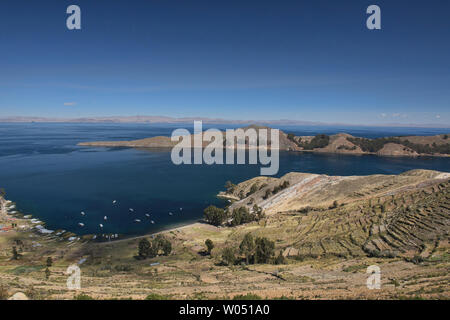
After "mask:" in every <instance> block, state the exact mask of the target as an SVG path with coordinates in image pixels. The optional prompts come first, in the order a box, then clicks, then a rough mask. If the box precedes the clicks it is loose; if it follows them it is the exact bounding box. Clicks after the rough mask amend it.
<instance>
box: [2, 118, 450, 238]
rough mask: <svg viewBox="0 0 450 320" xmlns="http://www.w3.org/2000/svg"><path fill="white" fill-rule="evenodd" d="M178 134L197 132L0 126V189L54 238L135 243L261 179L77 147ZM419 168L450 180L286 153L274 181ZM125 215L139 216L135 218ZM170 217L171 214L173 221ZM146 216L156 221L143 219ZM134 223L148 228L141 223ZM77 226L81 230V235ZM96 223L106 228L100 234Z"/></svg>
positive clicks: (364, 132)
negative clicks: (62, 234) (93, 236)
mask: <svg viewBox="0 0 450 320" xmlns="http://www.w3.org/2000/svg"><path fill="white" fill-rule="evenodd" d="M179 127H185V128H187V129H189V130H190V131H191V132H192V128H191V127H192V124H186V125H180V124H177V125H168V124H56V123H55V124H46V123H27V124H24V123H21V124H12V123H0V187H3V188H5V189H6V192H7V198H8V199H10V200H12V201H14V202H16V203H17V206H18V208H19V209H20V210H21V211H23V212H24V213H27V214H32V215H33V216H35V217H37V218H39V219H42V220H44V221H45V222H46V223H47V228H49V229H66V230H70V231H73V232H76V233H79V234H86V233H120V234H124V235H136V234H143V233H147V232H152V231H158V230H161V229H165V228H169V227H173V226H176V225H182V224H186V223H188V222H191V221H196V220H198V219H200V218H201V217H202V210H203V208H205V207H206V206H207V205H209V204H216V205H221V204H223V203H221V200H218V199H217V198H216V197H215V195H216V194H217V193H218V192H219V191H220V190H223V185H224V183H225V181H227V180H231V181H233V182H235V183H237V182H240V181H242V180H245V179H249V178H251V177H254V176H257V175H259V169H260V167H259V165H213V166H208V165H181V166H176V165H174V164H172V162H171V160H170V151H168V150H136V149H127V148H122V149H109V148H91V147H78V146H77V145H76V144H77V143H78V142H81V141H97V140H129V139H139V138H145V137H151V136H156V135H170V134H171V132H172V130H173V129H175V128H179ZM204 127H207V126H204ZM215 127H218V128H220V129H222V128H226V127H230V126H215ZM281 129H283V130H285V131H286V132H293V133H296V134H303V135H313V134H316V133H327V134H334V133H337V132H343V131H345V132H348V133H350V134H353V135H356V136H363V137H371V138H374V137H381V136H390V135H410V134H416V135H434V134H440V133H448V131H449V129H442V130H441V129H417V128H374V127H351V128H338V127H311V126H304V127H293V126H292V127H284V128H283V127H281ZM416 168H425V169H434V170H440V171H447V172H450V159H449V158H433V157H420V158H405V157H402V158H390V157H377V156H351V155H325V154H311V153H288V152H282V153H281V154H280V171H279V173H278V176H281V175H283V174H285V173H287V172H290V171H301V172H312V173H325V174H330V175H366V174H374V173H382V174H397V173H401V172H404V171H407V170H410V169H416ZM113 200H117V204H116V205H113V204H112V201H113ZM128 208H133V209H134V213H130V212H129V210H128ZM180 208H182V210H180ZM81 211H84V212H86V216H85V217H82V216H81V215H80V212H81ZM169 212H172V213H173V215H172V216H169V214H168V213H169ZM146 213H148V214H150V215H151V218H147V217H146V216H145V214H146ZM105 215H106V216H107V217H108V220H107V221H106V222H105V221H104V220H103V217H104V216H105ZM134 219H140V220H142V222H141V223H136V222H134ZM150 220H154V221H155V224H151V223H150ZM79 222H83V223H84V224H85V227H79V226H78V223H79ZM100 223H103V224H104V228H103V231H101V230H100V228H99V224H100Z"/></svg>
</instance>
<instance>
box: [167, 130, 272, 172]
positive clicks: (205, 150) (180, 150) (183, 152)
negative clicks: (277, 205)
mask: <svg viewBox="0 0 450 320" xmlns="http://www.w3.org/2000/svg"><path fill="white" fill-rule="evenodd" d="M279 137H280V132H279V130H278V129H270V128H269V129H267V128H258V129H255V128H251V127H250V128H245V129H242V128H240V129H227V130H226V131H225V132H223V131H220V130H218V129H208V130H206V131H204V132H203V125H202V122H201V121H194V133H193V135H191V133H190V132H189V131H188V130H187V129H176V130H174V131H173V132H172V136H171V140H172V141H173V142H178V143H177V144H176V145H175V146H174V147H173V149H172V153H171V159H172V162H173V163H174V164H176V165H179V164H203V163H205V164H246V163H248V164H258V162H259V164H261V165H262V166H266V167H261V169H260V173H261V175H269V176H270V175H275V174H277V173H278V169H279V165H280V161H279V158H280V157H279V156H280V154H279V151H280V150H279V149H280V143H279ZM224 153H225V157H224ZM235 155H236V156H235ZM247 155H248V157H247ZM235 158H236V159H235ZM247 158H248V159H247Z"/></svg>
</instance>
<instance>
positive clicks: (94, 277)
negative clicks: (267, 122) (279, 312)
mask: <svg viewBox="0 0 450 320" xmlns="http://www.w3.org/2000/svg"><path fill="white" fill-rule="evenodd" d="M255 184H256V186H257V187H254V185H255ZM274 190H275V191H276V192H275V193H274V192H273V191H274ZM267 191H269V192H267ZM224 196H226V197H228V198H230V200H231V199H233V200H231V201H233V202H232V203H231V205H230V207H229V210H233V208H238V207H241V206H247V207H250V208H251V207H252V206H253V205H254V204H257V205H260V206H263V207H264V211H265V212H266V215H265V217H263V218H262V219H260V220H259V221H253V222H249V223H245V224H241V225H237V226H232V227H230V226H221V227H215V226H212V225H208V224H205V223H196V224H192V225H188V226H185V227H181V228H177V229H173V230H168V231H165V232H163V234H164V237H166V239H168V240H170V242H171V244H172V252H171V253H170V254H169V255H167V256H157V257H153V258H148V259H136V255H137V253H138V247H139V244H140V241H141V240H142V238H148V239H151V236H143V237H137V238H131V239H123V240H119V241H113V242H100V243H98V242H95V241H92V240H89V239H88V238H83V237H81V238H79V239H76V240H74V241H70V240H69V239H66V238H63V237H58V236H56V235H53V234H44V235H43V234H41V233H39V232H38V231H37V230H36V226H35V225H34V224H33V223H32V222H31V220H30V219H26V218H20V217H19V216H17V217H11V216H9V215H7V214H6V212H4V210H3V209H2V210H0V212H1V213H3V214H2V215H0V222H1V223H2V224H7V223H11V222H14V223H16V224H17V225H18V228H11V229H9V230H7V231H4V232H3V233H0V293H1V295H0V299H2V298H8V297H10V296H12V295H13V294H16V293H19V292H20V293H25V294H26V295H27V296H28V297H30V298H34V299H73V298H74V297H76V296H77V295H79V294H84V295H88V296H90V297H93V298H95V299H111V298H114V299H121V298H126V299H129V298H132V299H144V298H146V297H147V296H148V295H151V296H150V297H159V298H161V297H162V298H165V299H186V298H190V299H217V298H221V299H223V298H232V297H235V296H236V295H245V294H248V293H250V294H256V295H259V296H261V297H263V298H280V297H288V298H292V299H340V298H343V299H380V298H382V299H405V298H406V299H415V298H432V299H449V298H450V275H449V273H448V270H450V260H449V257H450V255H449V252H450V246H449V231H450V228H449V224H450V221H449V217H450V174H448V173H441V172H436V171H429V170H413V171H409V172H406V173H404V174H401V175H372V176H353V177H333V176H325V175H317V174H305V173H290V174H287V175H285V176H284V177H281V178H279V179H277V178H267V177H257V178H254V179H250V180H248V181H244V182H242V183H239V184H237V185H234V186H233V185H231V186H230V188H229V192H228V193H226V194H225V193H224ZM240 198H242V199H240ZM0 205H1V206H0V207H1V208H4V207H5V203H4V201H3V200H2V199H1V198H0ZM11 219H14V220H11ZM248 234H251V235H252V237H254V238H255V239H256V238H258V237H264V238H266V239H268V240H269V241H271V242H273V244H274V248H273V249H274V252H273V253H274V256H273V257H272V258H271V259H269V261H268V262H266V263H258V264H246V263H245V258H244V256H243V254H242V253H241V252H239V248H240V244H241V243H242V242H243V239H244V238H245V237H246V235H248ZM207 239H210V240H211V241H212V242H213V243H214V248H213V249H212V251H211V254H210V255H207V254H205V249H206V246H205V241H206V240H207ZM13 247H17V250H18V253H19V256H18V257H16V259H14V258H13V257H14V256H13V255H12V251H11V249H12V248H13ZM229 248H231V249H235V254H236V255H237V260H236V262H235V263H232V264H228V265H226V264H224V263H223V254H224V252H225V250H226V249H229ZM280 253H281V254H282V256H284V259H283V260H284V261H278V262H277V261H276V260H278V258H277V259H275V257H278V256H279V254H280ZM48 257H51V258H52V261H53V264H52V266H51V267H48V269H49V271H50V273H48V272H46V268H47V266H46V260H47V258H48ZM73 264H77V265H79V267H80V268H81V274H82V279H81V289H80V290H77V291H72V290H69V289H68V288H67V285H66V283H67V277H68V275H67V273H66V272H67V271H66V270H67V267H68V266H69V265H73ZM372 265H376V266H378V267H379V268H380V269H381V272H382V276H381V289H379V290H370V289H368V288H367V285H366V280H367V277H368V274H367V273H366V270H367V267H368V266H372Z"/></svg>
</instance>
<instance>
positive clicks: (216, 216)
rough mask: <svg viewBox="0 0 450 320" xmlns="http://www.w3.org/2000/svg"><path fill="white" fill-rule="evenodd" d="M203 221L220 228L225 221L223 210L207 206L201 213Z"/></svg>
mask: <svg viewBox="0 0 450 320" xmlns="http://www.w3.org/2000/svg"><path fill="white" fill-rule="evenodd" d="M203 215H204V217H205V220H206V221H208V222H209V223H211V224H213V225H215V226H220V225H221V224H222V223H223V222H224V221H225V219H226V216H227V215H226V213H225V211H224V210H223V209H221V208H217V207H216V206H209V207H207V208H206V209H205V210H204V211H203Z"/></svg>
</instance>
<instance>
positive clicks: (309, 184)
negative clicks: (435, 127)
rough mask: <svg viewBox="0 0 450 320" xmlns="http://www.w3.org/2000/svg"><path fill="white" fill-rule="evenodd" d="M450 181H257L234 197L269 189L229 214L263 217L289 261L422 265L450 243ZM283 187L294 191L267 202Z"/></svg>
mask: <svg viewBox="0 0 450 320" xmlns="http://www.w3.org/2000/svg"><path fill="white" fill-rule="evenodd" d="M449 176H450V175H448V174H441V173H437V172H433V171H424V170H418V171H410V172H407V173H405V174H402V175H398V176H386V175H374V176H369V177H330V176H325V175H314V174H295V173H290V174H287V175H285V176H284V177H282V178H280V179H275V178H256V179H252V180H250V181H247V182H245V183H244V184H239V185H237V187H236V188H235V190H234V193H237V194H239V193H240V190H242V189H241V188H244V189H245V190H246V192H247V190H248V188H249V186H250V185H253V184H255V183H256V184H258V185H259V184H261V185H262V186H264V187H263V188H261V189H260V190H258V191H257V192H255V193H253V194H251V195H249V196H248V197H246V198H244V199H242V200H239V201H237V202H235V203H233V204H232V205H231V206H230V210H233V209H234V208H238V207H240V206H248V207H251V205H252V204H257V205H259V206H261V207H262V208H263V209H265V211H266V213H267V214H268V217H267V220H266V221H265V233H267V232H270V229H271V228H273V229H274V230H273V232H274V233H277V232H278V233H279V236H278V237H277V242H278V243H279V244H280V245H281V244H282V245H283V246H284V247H285V248H286V251H285V254H286V255H296V256H300V257H323V256H328V255H333V256H339V257H357V256H367V255H368V256H375V257H377V256H391V257H395V256H404V257H409V258H413V257H415V256H416V255H420V256H421V257H424V256H427V255H429V254H430V253H431V252H432V251H433V249H434V248H435V247H436V246H439V243H440V242H441V241H447V239H448V234H449V231H450V215H449V213H450V181H449ZM284 181H289V185H290V186H289V187H287V188H285V189H283V190H281V191H278V192H277V193H275V194H273V193H271V194H270V196H269V197H267V198H266V199H264V198H265V196H266V195H267V190H273V188H274V187H276V186H277V185H280V184H281V183H282V182H284ZM249 198H251V199H252V200H251V201H250V200H249ZM250 210H251V209H250ZM280 226H282V227H283V226H284V229H282V230H280ZM280 231H283V232H280Z"/></svg>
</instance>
